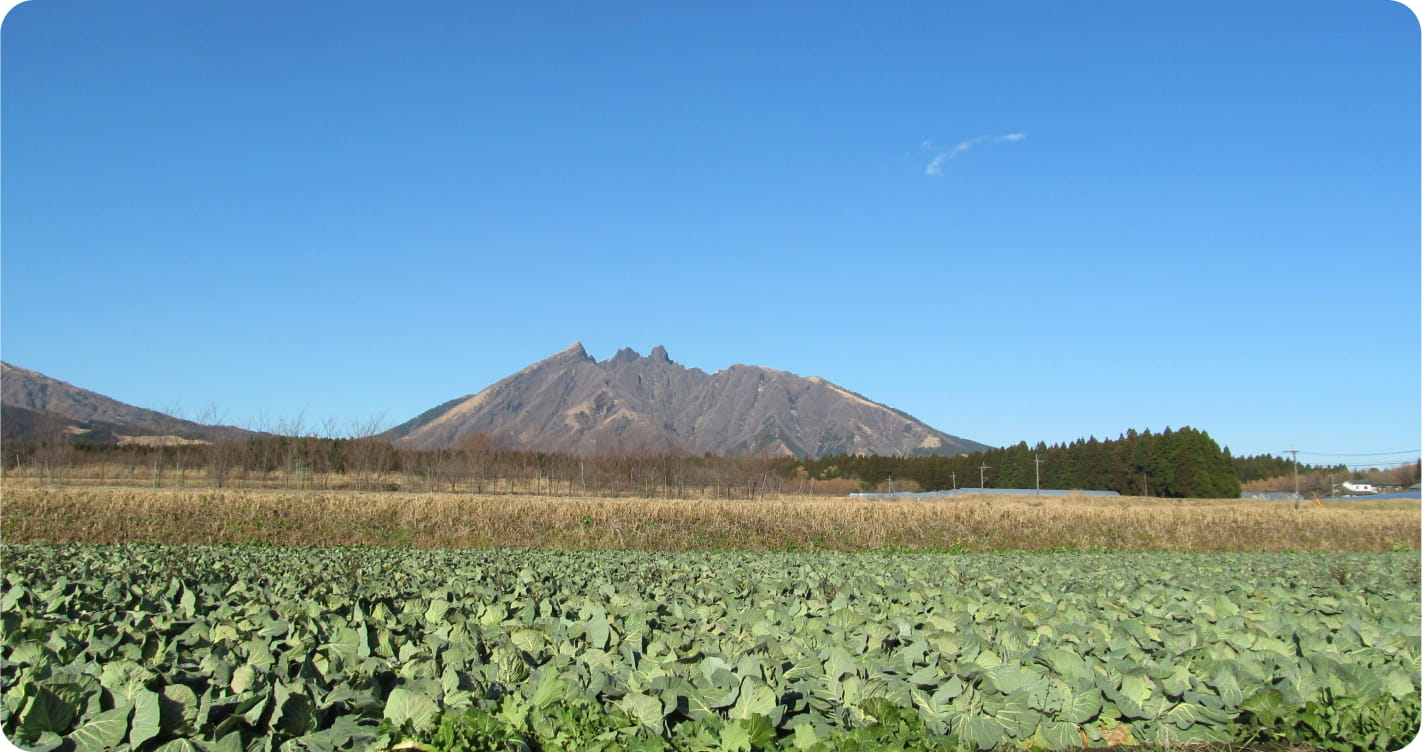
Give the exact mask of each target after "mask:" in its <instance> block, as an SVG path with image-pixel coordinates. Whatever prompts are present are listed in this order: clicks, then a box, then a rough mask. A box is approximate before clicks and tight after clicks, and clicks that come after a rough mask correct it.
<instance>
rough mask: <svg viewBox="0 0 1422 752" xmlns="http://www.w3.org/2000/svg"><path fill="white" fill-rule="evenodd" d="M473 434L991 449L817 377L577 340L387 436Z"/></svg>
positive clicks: (610, 443)
mask: <svg viewBox="0 0 1422 752" xmlns="http://www.w3.org/2000/svg"><path fill="white" fill-rule="evenodd" d="M471 435H474V436H479V437H481V440H489V441H493V442H495V443H496V444H498V445H501V446H507V447H509V448H516V449H534V450H541V451H559V452H570V453H576V454H586V455H597V454H603V455H605V454H619V453H661V452H669V453H675V454H693V455H695V454H703V453H707V452H710V453H713V454H721V455H728V456H761V455H771V456H786V455H791V456H798V457H820V456H824V455H829V454H878V455H916V454H918V455H922V454H949V455H955V454H967V453H971V452H976V451H982V450H984V449H988V448H989V447H988V446H987V445H985V444H980V443H978V442H975V441H970V440H968V439H963V438H960V437H957V436H953V435H950V434H947V433H944V432H942V431H939V430H937V429H934V428H932V427H930V426H928V425H926V424H924V423H923V422H921V421H919V420H917V419H915V418H914V417H913V416H911V415H908V414H906V413H903V412H901V411H898V410H894V409H892V408H889V407H886V406H884V405H881V404H879V403H877V402H873V401H871V400H869V399H866V398H865V397H863V396H861V395H859V394H856V393H854V392H851V391H849V390H847V389H844V388H842V387H839V386H836V385H835V384H832V383H830V382H828V381H825V380H823V379H819V378H815V377H808V378H807V377H803V376H797V375H795V374H792V373H787V372H785V371H778V370H775V369H772V368H765V367H761V366H750V365H743V364H736V365H733V366H731V367H729V368H727V369H725V370H722V371H717V372H716V373H714V374H707V373H706V372H704V371H702V370H700V369H697V368H686V367H685V366H682V365H680V364H678V363H676V362H674V361H672V360H671V358H670V357H669V356H668V355H667V351H666V348H665V347H662V346H660V345H659V346H657V347H656V348H655V349H653V350H652V352H651V353H650V354H648V355H647V356H646V357H643V356H641V355H638V354H637V353H636V352H635V351H633V350H632V349H630V348H623V349H622V350H619V351H617V353H616V354H615V355H613V356H612V357H611V358H609V359H607V360H603V361H599V360H595V359H594V358H592V357H591V356H590V355H588V353H587V351H586V350H584V349H583V346H582V343H579V342H575V343H573V345H572V346H570V347H568V348H567V349H565V350H563V351H562V352H559V353H556V354H554V355H552V356H550V357H548V358H546V359H544V360H541V361H539V362H537V363H534V364H533V365H531V366H529V367H527V368H525V369H523V370H521V371H519V372H518V373H516V374H514V375H512V376H509V377H508V378H505V379H503V380H501V381H499V382H497V383H495V384H493V385H492V386H490V387H488V388H486V389H484V390H483V391H481V392H478V393H476V394H471V395H466V396H464V397H460V398H458V399H454V400H450V401H449V402H446V403H444V404H442V405H439V406H438V407H435V408H432V409H430V410H427V411H425V412H424V413H422V414H420V415H419V416H417V417H415V418H413V419H411V420H409V421H407V422H405V423H402V424H401V425H399V426H396V427H395V428H393V429H391V430H390V431H388V432H387V433H385V434H383V437H384V438H386V439H389V440H391V441H393V442H394V443H395V444H396V445H397V446H404V447H409V448H413V449H437V448H453V447H457V446H459V445H460V443H461V442H463V441H466V440H467V437H470V436H471Z"/></svg>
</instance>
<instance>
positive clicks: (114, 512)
mask: <svg viewBox="0 0 1422 752" xmlns="http://www.w3.org/2000/svg"><path fill="white" fill-rule="evenodd" d="M0 524H3V527H0V533H3V537H4V540H5V541H6V542H9V543H29V542H37V543H161V544H208V545H211V544H252V543H256V544H266V545H299V546H312V545H368V546H410V547H418V548H488V547H505V546H512V547H524V548H542V549H570V550H599V549H632V550H667V551H672V550H747V551H768V550H799V551H814V550H832V551H864V550H884V549H887V550H908V551H962V552H970V551H971V552H991V551H1058V552H1067V551H1174V552H1223V551H1239V552H1251V551H1259V552H1265V551H1318V552H1334V553H1347V552H1375V551H1389V550H1415V549H1416V548H1417V545H1418V540H1419V537H1422V510H1419V507H1418V504H1417V503H1416V501H1414V500H1392V501H1388V500H1371V501H1370V500H1354V501H1339V502H1324V503H1322V504H1318V503H1314V502H1308V503H1305V504H1304V505H1302V506H1301V507H1300V508H1298V509H1295V507H1294V503H1293V502H1292V501H1260V500H1242V499H1231V500H1219V499H1206V500H1201V499H1154V498H1142V497H1111V498H1099V497H1082V496H1066V497H1052V498H1047V497H1042V498H1036V497H1032V496H972V497H963V498H955V499H945V500H924V499H914V500H905V501H887V500H872V499H847V498H842V497H841V498H823V497H821V498H812V497H800V496H782V497H774V496H771V497H769V498H765V499H761V500H755V501H749V500H713V499H645V498H618V499H608V498H597V497H577V496H572V497H567V496H560V497H548V496H537V495H500V496H489V495H469V494H430V493H425V494H412V493H359V492H342V491H334V492H332V491H278V490H235V489H138V488H114V487H66V486H42V485H37V484H34V483H27V482H23V481H16V480H14V479H11V480H10V481H7V482H6V484H5V505H4V511H3V515H0Z"/></svg>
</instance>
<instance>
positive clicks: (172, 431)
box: [0, 363, 256, 443]
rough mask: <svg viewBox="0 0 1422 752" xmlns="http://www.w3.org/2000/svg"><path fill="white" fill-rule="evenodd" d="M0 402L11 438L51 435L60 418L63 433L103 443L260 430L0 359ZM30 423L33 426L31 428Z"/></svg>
mask: <svg viewBox="0 0 1422 752" xmlns="http://www.w3.org/2000/svg"><path fill="white" fill-rule="evenodd" d="M0 404H3V405H4V406H5V407H6V408H10V409H9V410H7V411H6V413H5V418H6V423H7V425H6V428H5V436H6V438H7V439H21V440H41V439H48V438H52V437H53V436H55V435H56V429H57V427H60V425H61V424H63V431H62V432H61V433H67V434H68V435H69V436H71V437H72V438H74V439H75V440H91V441H99V442H104V443H108V442H111V441H116V440H118V439H117V436H119V435H127V436H177V437H181V438H184V439H201V440H208V441H211V440H216V439H235V438H242V437H246V436H253V435H256V434H254V433H253V432H251V431H246V430H244V429H241V428H234V427H232V426H207V425H203V424H201V423H194V422H193V421H190V420H182V419H180V418H174V417H173V416H171V415H166V414H164V413H160V412H158V411H156V410H148V409H145V408H142V407H134V406H133V405H129V404H125V403H123V402H119V401H118V400H116V399H112V398H109V397H105V396H104V395H102V394H98V393H96V392H91V391H89V390H87V389H80V388H79V387H77V386H74V385H73V384H70V383H68V382H64V381H60V380H58V379H54V378H50V377H49V376H46V375H44V374H42V373H40V372H38V371H31V370H29V369H26V368H18V367H16V366H12V365H10V364H9V363H0ZM16 408H19V409H16ZM26 411H28V412H26ZM29 428H33V429H34V431H29V430H27V429H29ZM31 433H33V434H34V435H31ZM40 434H43V436H41V435H40Z"/></svg>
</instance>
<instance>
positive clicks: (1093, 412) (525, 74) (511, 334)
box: [0, 0, 1422, 464]
mask: <svg viewBox="0 0 1422 752" xmlns="http://www.w3.org/2000/svg"><path fill="white" fill-rule="evenodd" d="M1418 41H1419V26H1418V21H1417V19H1416V17H1415V16H1414V14H1413V12H1412V11H1411V10H1409V9H1408V8H1407V7H1405V6H1403V5H1400V4H1398V3H1396V2H1392V1H1391V0H1333V1H1329V2H1325V1H1322V0H1288V1H1287V2H1286V1H1283V0H1252V1H1251V2H1238V1H1237V0H1206V1H1205V2H1194V3H1189V4H1186V5H1182V4H1179V3H1163V2H1138V1H1136V0H1130V1H1124V0H1122V1H1119V2H1117V1H1102V2H1090V3H1061V2H1045V1H1043V2H1025V3H1024V2H997V1H993V2H987V1H985V0H984V1H978V0H972V1H969V2H951V1H948V0H933V1H932V2H895V3H890V4H873V3H864V2H823V1H820V0H817V1H816V2H773V3H765V2H755V3H679V2H672V3H668V2H662V1H657V2H635V1H629V2H609V3H589V2H556V3H555V2H528V3H466V2H447V3H446V2H412V3H396V2H378V3H372V2H353V1H352V0H342V1H341V2H298V3H290V2H268V1H265V0H258V1H256V2H242V3H222V4H218V3H205V2H198V3H194V2H189V1H187V0H184V1H182V2H176V1H173V2H168V1H163V0H155V1H152V2H149V1H145V2H141V3H114V2H110V1H109V0H103V1H99V0H83V1H80V0H31V1H30V2H26V3H23V4H21V5H19V6H17V7H16V8H15V9H14V10H13V11H11V12H10V14H9V15H8V16H7V17H6V18H5V20H4V24H3V28H0V115H3V118H2V119H0V149H3V151H2V152H0V211H2V212H3V223H0V243H2V244H3V249H2V250H0V253H2V254H3V255H0V286H2V287H0V348H2V349H0V355H3V358H4V359H5V360H6V361H7V362H9V363H12V364H14V365H18V366H22V367H25V368H31V369H34V370H38V371H41V372H44V373H46V374H49V375H51V376H53V377H55V378H59V379H62V380H65V381H69V382H71V383H74V384H76V385H78V386H81V387H85V388H88V389H93V390H95V391H98V392H100V393H103V394H106V395H109V396H111V397H114V398H116V399H120V400H123V401H125V402H130V403H133V404H137V405H141V406H145V407H153V408H158V409H165V410H174V409H176V410H177V411H178V412H180V413H182V414H183V415H185V416H186V417H190V418H191V417H198V416H199V415H201V414H203V413H205V412H207V411H208V410H209V408H214V407H215V408H216V413H217V416H218V417H220V418H222V419H223V420H224V421H225V422H230V423H237V424H242V425H252V426H254V427H259V428H261V427H273V426H274V425H276V424H278V423H283V422H285V423H290V422H292V421H294V420H295V419H296V418H297V417H298V416H300V417H301V418H302V420H303V424H304V426H305V428H306V429H307V430H320V429H321V428H322V426H323V425H326V424H328V423H329V425H331V426H334V427H335V428H336V429H337V432H345V431H349V430H351V429H352V427H354V426H357V425H364V424H367V423H369V422H371V421H380V422H383V423H384V424H386V425H393V424H395V423H398V422H400V421H403V420H406V419H408V418H411V417H413V416H415V415H416V414H418V413H420V412H422V411H423V410H425V409H428V408H430V407H433V406H434V405H437V404H439V403H441V402H443V401H445V400H448V399H451V398H454V397H458V396H461V395H464V394H469V393H473V392H477V391H479V390H480V389H483V388H484V387H486V386H488V385H489V384H491V383H493V382H494V381H497V380H498V379H500V378H503V377H504V376H507V375H509V374H511V373H513V372H515V371H517V370H519V369H521V368H523V367H524V366H526V365H528V364H530V363H532V362H534V361H537V360H540V359H542V358H544V357H546V356H548V355H550V354H552V353H554V352H557V351H558V350H561V349H563V348H564V347H566V346H568V345H569V344H571V343H572V342H574V341H578V340H580V341H582V342H583V344H584V345H585V346H586V348H587V349H588V351H589V352H590V353H591V354H592V355H593V356H595V357H597V358H600V359H601V358H608V357H611V356H612V354H613V353H614V352H615V351H616V350H617V349H618V348H621V347H624V346H630V347H633V348H634V349H636V350H638V351H639V352H642V353H644V354H645V353H647V352H648V351H649V350H651V349H652V348H653V347H654V346H656V345H659V344H661V345H665V346H666V347H667V349H668V350H669V352H670V354H671V357H672V359H673V360H676V361H678V362H680V363H683V364H685V365H688V366H693V367H698V368H701V369H703V370H705V371H708V372H711V371H716V370H719V369H721V368H725V367H727V366H730V365H731V364H733V363H749V364H755V365H763V366H770V367H773V368H777V369H781V370H786V371H790V372H793V373H798V374H801V375H806V376H810V375H814V376H820V377H823V378H826V379H829V380H831V381H833V382H835V383H838V384H840V385H841V386H844V387H846V388H849V389H852V390H854V391H857V392H859V393H861V394H863V395H865V396H867V397H869V398H871V399H873V400H876V401H879V402H882V403H885V404H888V405H891V406H893V407H896V408H899V409H901V410H904V411H905V412H908V413H910V414H912V415H914V416H916V417H918V418H920V419H922V420H924V421H926V422H928V423H929V424H930V425H933V426H934V427H936V428H939V429H941V430H944V431H947V432H949V433H952V434H956V435H959V436H963V437H967V438H970V439H974V440H977V441H982V442H985V443H988V444H994V445H1003V444H1011V443H1016V442H1017V441H1020V440H1026V441H1029V442H1034V443H1035V442H1036V441H1039V440H1041V441H1046V442H1048V443H1055V442H1068V441H1071V440H1073V439H1076V438H1081V437H1085V436H1088V435H1095V436H1097V437H1098V438H1114V437H1116V436H1117V435H1118V434H1120V433H1122V432H1124V431H1125V430H1126V429H1128V428H1136V429H1144V428H1150V429H1153V430H1161V429H1163V428H1165V427H1166V426H1171V427H1180V426H1182V425H1190V426H1194V427H1197V428H1200V429H1203V430H1206V431H1209V432H1210V434H1211V435H1212V436H1213V437H1214V438H1215V439H1217V440H1218V441H1219V442H1220V443H1221V444H1224V445H1227V446H1229V447H1230V448H1231V450H1232V451H1234V452H1235V454H1258V453H1278V452H1280V451H1282V450H1286V449H1289V448H1290V447H1296V448H1298V449H1300V450H1305V451H1314V452H1325V453H1357V454H1361V453H1373V452H1388V451H1393V450H1412V449H1416V448H1418V445H1419V430H1420V429H1419V423H1420V422H1422V421H1420V420H1419V414H1422V406H1419V391H1422V386H1419V384H1422V366H1419V351H1422V333H1419V316H1420V315H1422V314H1420V313H1419V312H1422V303H1420V302H1419V288H1420V287H1422V273H1420V272H1419V256H1420V255H1422V252H1420V249H1422V238H1419V225H1422V217H1419V205H1422V197H1419V118H1418V113H1419V101H1422V100H1419V75H1418V74H1419V44H1418ZM1407 456H1408V455H1406V454H1401V455H1399V456H1398V457H1397V458H1396V459H1398V460H1402V459H1406V458H1407ZM1305 459H1313V460H1315V461H1323V459H1324V458H1323V457H1308V456H1307V455H1306V456H1305ZM1385 459H1388V460H1390V459H1393V458H1391V457H1388V458H1385ZM1362 461H1367V460H1362ZM1348 462H1349V463H1350V464H1354V463H1353V461H1352V460H1348ZM1358 464H1361V461H1360V462H1359V463H1358Z"/></svg>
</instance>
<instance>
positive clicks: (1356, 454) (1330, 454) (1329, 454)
mask: <svg viewBox="0 0 1422 752" xmlns="http://www.w3.org/2000/svg"><path fill="white" fill-rule="evenodd" d="M1285 451H1286V452H1292V451H1294V450H1293V449H1288V450H1285ZM1418 452H1422V449H1399V450H1397V451H1396V452H1341V453H1339V452H1306V451H1304V450H1302V449H1300V450H1298V453H1299V454H1311V455H1313V456H1315V457H1386V456H1388V455H1390V454H1417V453H1418Z"/></svg>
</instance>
